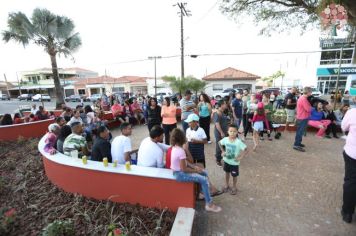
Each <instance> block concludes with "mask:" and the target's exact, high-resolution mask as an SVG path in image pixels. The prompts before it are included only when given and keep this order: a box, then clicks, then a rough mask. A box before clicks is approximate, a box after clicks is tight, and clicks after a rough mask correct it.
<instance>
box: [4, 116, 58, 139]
mask: <svg viewBox="0 0 356 236" xmlns="http://www.w3.org/2000/svg"><path fill="white" fill-rule="evenodd" d="M53 122H54V121H53V119H47V120H40V121H34V122H29V123H22V124H14V125H2V126H0V140H2V141H12V140H16V139H18V138H19V137H20V136H21V137H24V138H38V137H41V136H43V135H44V134H46V132H47V131H48V125H49V124H52V123H53Z"/></svg>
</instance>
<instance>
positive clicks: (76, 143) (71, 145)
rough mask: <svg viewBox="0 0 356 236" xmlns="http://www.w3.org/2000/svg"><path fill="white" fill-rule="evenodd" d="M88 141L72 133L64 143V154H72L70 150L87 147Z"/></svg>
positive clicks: (79, 149)
mask: <svg viewBox="0 0 356 236" xmlns="http://www.w3.org/2000/svg"><path fill="white" fill-rule="evenodd" d="M86 145H87V141H86V140H85V138H84V137H83V136H81V135H78V134H74V133H72V134H70V135H69V136H68V137H67V138H66V139H65V140H64V144H63V152H64V155H67V156H70V152H71V151H74V150H78V151H81V149H82V148H84V147H86Z"/></svg>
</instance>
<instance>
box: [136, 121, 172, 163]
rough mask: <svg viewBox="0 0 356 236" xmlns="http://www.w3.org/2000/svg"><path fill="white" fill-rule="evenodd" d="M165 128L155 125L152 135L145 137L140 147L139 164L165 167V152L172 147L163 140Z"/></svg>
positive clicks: (151, 131)
mask: <svg viewBox="0 0 356 236" xmlns="http://www.w3.org/2000/svg"><path fill="white" fill-rule="evenodd" d="M163 133H164V131H163V128H162V127H161V126H159V125H155V126H153V127H152V129H151V130H150V137H147V138H145V139H144V140H143V141H142V142H141V144H140V147H139V149H138V157H137V159H138V160H137V165H138V166H146V167H158V168H164V161H163V160H164V153H165V152H166V151H167V149H168V148H169V147H170V146H168V145H166V144H164V143H162V142H163Z"/></svg>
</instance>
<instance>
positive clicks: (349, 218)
mask: <svg viewBox="0 0 356 236" xmlns="http://www.w3.org/2000/svg"><path fill="white" fill-rule="evenodd" d="M205 209H206V207H205ZM341 215H342V220H343V221H345V222H346V223H349V224H350V223H351V222H352V214H347V213H344V211H343V210H341Z"/></svg>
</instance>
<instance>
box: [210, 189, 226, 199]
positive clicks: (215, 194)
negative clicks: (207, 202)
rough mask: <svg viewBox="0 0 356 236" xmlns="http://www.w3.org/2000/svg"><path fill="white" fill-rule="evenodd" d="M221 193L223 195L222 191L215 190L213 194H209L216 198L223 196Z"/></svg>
mask: <svg viewBox="0 0 356 236" xmlns="http://www.w3.org/2000/svg"><path fill="white" fill-rule="evenodd" d="M223 193H224V192H223V191H220V190H216V191H215V192H213V193H212V194H211V196H212V197H216V196H219V195H221V194H223Z"/></svg>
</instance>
